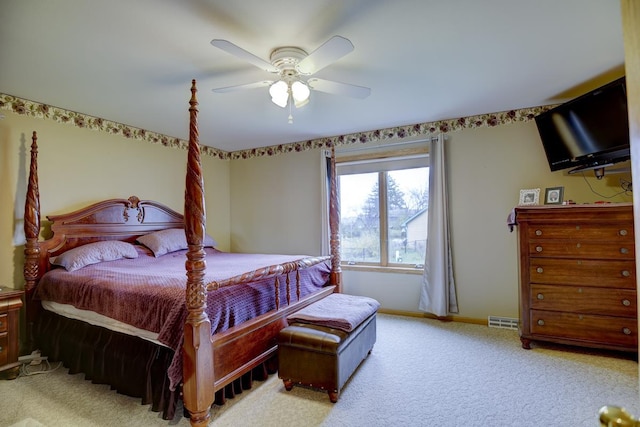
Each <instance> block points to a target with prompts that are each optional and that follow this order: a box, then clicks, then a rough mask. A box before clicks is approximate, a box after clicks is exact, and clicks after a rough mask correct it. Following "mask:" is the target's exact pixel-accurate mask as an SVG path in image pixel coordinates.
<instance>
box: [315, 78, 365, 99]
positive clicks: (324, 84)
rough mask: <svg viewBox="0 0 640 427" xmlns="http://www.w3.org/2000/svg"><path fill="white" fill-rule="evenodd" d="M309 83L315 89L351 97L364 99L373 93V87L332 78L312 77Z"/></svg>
mask: <svg viewBox="0 0 640 427" xmlns="http://www.w3.org/2000/svg"><path fill="white" fill-rule="evenodd" d="M307 83H308V84H309V86H311V88H312V89H313V90H317V91H320V92H326V93H331V94H333V95H343V96H348V97H351V98H358V99H364V98H366V97H367V96H369V95H370V94H371V89H370V88H368V87H364V86H356V85H352V84H348V83H340V82H334V81H331V80H324V79H316V78H312V79H309V80H307Z"/></svg>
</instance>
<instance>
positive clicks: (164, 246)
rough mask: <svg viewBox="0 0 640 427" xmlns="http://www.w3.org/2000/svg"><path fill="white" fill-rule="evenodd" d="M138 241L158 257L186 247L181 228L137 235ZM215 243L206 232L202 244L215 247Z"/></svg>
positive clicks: (185, 238)
mask: <svg viewBox="0 0 640 427" xmlns="http://www.w3.org/2000/svg"><path fill="white" fill-rule="evenodd" d="M136 241H137V242H138V243H140V244H142V245H144V246H146V247H147V248H149V249H150V250H151V252H153V255H154V256H155V257H156V258H158V257H160V256H162V255H164V254H168V253H171V252H175V251H179V250H182V249H187V248H188V247H189V245H187V236H186V234H185V232H184V229H182V228H170V229H167V230H160V231H154V232H153V233H149V234H145V235H144V236H140V237H138V239H137V240H136ZM216 245H217V243H216V241H215V240H214V239H213V237H211V236H209V235H208V234H207V235H205V238H204V246H210V247H212V248H213V247H215V246H216Z"/></svg>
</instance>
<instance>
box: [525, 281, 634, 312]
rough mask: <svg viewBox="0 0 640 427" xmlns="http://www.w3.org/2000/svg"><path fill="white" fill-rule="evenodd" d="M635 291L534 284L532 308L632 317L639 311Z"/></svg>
mask: <svg viewBox="0 0 640 427" xmlns="http://www.w3.org/2000/svg"><path fill="white" fill-rule="evenodd" d="M637 305H638V304H637V300H636V291H635V290H628V289H607V288H593V287H582V286H554V285H531V308H532V309H536V310H548V311H567V312H572V313H578V314H599V315H604V316H620V317H629V318H632V319H634V320H635V318H636V316H637V312H638V307H637Z"/></svg>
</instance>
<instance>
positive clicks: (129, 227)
mask: <svg viewBox="0 0 640 427" xmlns="http://www.w3.org/2000/svg"><path fill="white" fill-rule="evenodd" d="M47 219H48V220H49V221H51V231H52V232H53V236H52V237H51V238H50V239H47V240H43V241H40V252H39V254H38V261H37V262H38V265H37V267H38V268H37V274H36V277H35V279H36V280H37V279H39V278H40V277H42V275H43V274H44V273H45V272H47V271H48V270H49V269H50V264H49V258H50V257H52V256H55V255H58V254H60V253H62V252H64V251H67V250H69V249H73V248H75V247H77V246H82V245H86V244H87V243H93V242H97V241H101V240H122V241H125V242H133V241H135V239H136V238H137V237H138V236H141V235H143V234H147V233H150V232H152V231H157V230H164V229H167V228H184V217H183V216H182V214H180V213H178V212H176V211H174V210H173V209H171V208H169V207H167V206H165V205H163V204H161V203H158V202H154V201H150V200H140V199H139V198H138V197H136V196H131V197H129V198H128V199H109V200H104V201H102V202H98V203H94V204H92V205H89V206H87V207H85V208H82V209H79V210H77V211H74V212H70V213H66V214H62V215H50V216H47ZM28 261H29V262H34V261H35V259H33V260H28Z"/></svg>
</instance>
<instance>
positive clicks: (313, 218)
mask: <svg viewBox="0 0 640 427" xmlns="http://www.w3.org/2000/svg"><path fill="white" fill-rule="evenodd" d="M446 144H447V155H448V160H447V165H448V168H449V192H450V211H451V232H452V241H453V242H452V245H453V257H454V273H455V278H456V285H457V295H458V303H459V304H458V305H459V308H460V313H459V317H464V318H469V319H477V320H481V319H485V320H486V317H487V316H488V315H495V316H505V317H518V266H517V262H518V256H517V234H516V232H515V231H514V232H513V233H510V232H509V229H508V228H507V223H506V219H507V215H508V214H509V212H510V211H511V209H512V208H513V207H514V206H516V205H517V204H518V201H519V194H520V189H528V188H538V187H539V188H541V193H542V195H544V189H545V188H546V187H555V186H564V187H565V198H567V199H569V198H570V199H573V200H575V201H576V202H578V203H586V202H593V201H596V200H601V199H603V197H602V196H599V195H597V194H594V193H592V192H591V190H590V187H589V185H591V186H592V187H593V188H594V190H595V191H597V192H599V193H601V194H602V195H606V196H609V195H612V194H614V193H617V192H619V191H620V187H619V179H620V178H621V177H625V178H627V179H629V176H628V175H624V176H623V175H610V176H606V177H605V179H603V180H601V181H597V180H596V179H595V178H594V177H593V175H592V172H587V173H585V176H586V179H585V177H583V176H582V175H572V176H569V175H567V174H566V172H562V171H557V172H550V171H549V167H548V165H547V162H546V158H545V155H544V151H543V149H542V145H541V142H540V140H539V137H538V133H537V130H536V127H535V123H534V122H526V123H515V124H509V125H504V126H497V127H493V128H479V129H469V130H464V131H459V132H455V133H452V134H450V135H449V136H448V140H447V142H446ZM319 164H320V153H319V152H318V151H313V152H305V153H292V154H289V155H280V156H275V157H263V158H259V159H249V160H235V161H233V162H232V167H231V171H232V172H231V212H232V220H231V224H232V225H231V229H232V236H231V241H232V248H233V249H234V250H235V249H238V250H241V251H243V252H252V251H258V252H260V251H266V252H272V253H273V252H284V253H293V252H295V253H301V252H302V253H309V254H317V253H319V250H320V249H319V248H320V237H319V230H320V226H319V223H320V213H319V208H320V202H319V200H320V186H319V184H318V179H319V176H320V171H319ZM587 182H588V183H587ZM611 201H617V202H622V201H631V196H622V195H621V196H617V197H615V198H613V199H611ZM256 206H260V207H259V208H257V207H256ZM343 279H344V280H343V282H344V290H345V292H346V293H351V294H357V295H368V296H371V297H374V298H376V299H378V300H379V301H380V302H381V305H382V308H384V309H387V310H394V311H401V312H418V299H419V295H420V286H421V276H420V275H415V274H398V273H375V272H359V271H349V270H344V274H343Z"/></svg>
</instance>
